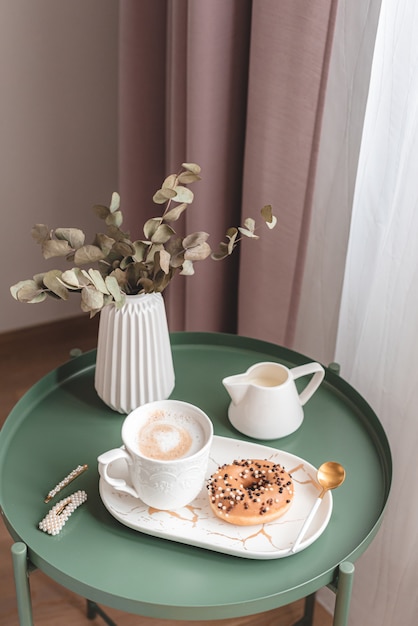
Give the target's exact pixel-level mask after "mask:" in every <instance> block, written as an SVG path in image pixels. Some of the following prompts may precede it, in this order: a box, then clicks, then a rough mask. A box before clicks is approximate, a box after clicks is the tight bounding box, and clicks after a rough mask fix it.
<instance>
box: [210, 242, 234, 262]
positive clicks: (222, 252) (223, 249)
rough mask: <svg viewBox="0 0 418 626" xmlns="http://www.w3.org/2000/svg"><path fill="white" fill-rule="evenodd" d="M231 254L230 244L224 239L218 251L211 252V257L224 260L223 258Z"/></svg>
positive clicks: (215, 259)
mask: <svg viewBox="0 0 418 626" xmlns="http://www.w3.org/2000/svg"><path fill="white" fill-rule="evenodd" d="M229 254H230V252H229V245H228V244H227V243H225V242H224V241H221V242H220V244H219V246H218V252H213V253H212V254H211V258H212V259H213V260H214V261H222V259H225V258H226V257H227V256H229Z"/></svg>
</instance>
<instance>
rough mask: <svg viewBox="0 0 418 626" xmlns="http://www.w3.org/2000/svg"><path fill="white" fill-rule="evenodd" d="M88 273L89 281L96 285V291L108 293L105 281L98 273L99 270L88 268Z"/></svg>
mask: <svg viewBox="0 0 418 626" xmlns="http://www.w3.org/2000/svg"><path fill="white" fill-rule="evenodd" d="M88 274H89V276H90V279H91V282H92V283H93V285H94V286H95V287H96V289H98V291H101V292H102V293H104V294H109V291H108V288H107V286H106V283H105V281H104V280H103V277H102V275H101V274H100V272H99V270H95V269H92V268H90V269H89V271H88Z"/></svg>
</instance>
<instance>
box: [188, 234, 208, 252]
mask: <svg viewBox="0 0 418 626" xmlns="http://www.w3.org/2000/svg"><path fill="white" fill-rule="evenodd" d="M208 238H209V234H208V233H205V232H204V231H199V232H197V233H192V234H191V235H187V237H184V239H183V241H182V244H183V247H184V248H186V249H188V248H193V246H198V245H200V244H201V243H203V242H204V241H207V240H208Z"/></svg>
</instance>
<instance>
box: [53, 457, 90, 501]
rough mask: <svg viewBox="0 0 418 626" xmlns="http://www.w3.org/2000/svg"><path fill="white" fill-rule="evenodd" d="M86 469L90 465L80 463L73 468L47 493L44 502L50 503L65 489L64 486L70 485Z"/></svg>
mask: <svg viewBox="0 0 418 626" xmlns="http://www.w3.org/2000/svg"><path fill="white" fill-rule="evenodd" d="M86 469H88V465H79V466H78V467H76V468H75V469H73V471H72V472H70V473H69V474H68V476H66V477H65V478H63V480H61V482H59V483H58V485H56V486H55V487H54V488H53V489H52V490H51V491H50V492H49V493H48V495H47V497H46V498H45V500H44V502H46V503H48V502H49V501H50V500H52V498H54V497H55V496H56V495H57V493H59V492H60V491H61V489H64V487H66V486H67V485H69V484H70V483H71V482H72V481H73V480H74V479H75V478H77V477H78V476H80V474H82V473H83V472H85V471H86Z"/></svg>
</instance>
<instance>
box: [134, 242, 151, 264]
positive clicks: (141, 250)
mask: <svg viewBox="0 0 418 626" xmlns="http://www.w3.org/2000/svg"><path fill="white" fill-rule="evenodd" d="M133 246H134V248H135V252H134V254H133V255H132V256H133V258H134V260H135V261H143V260H144V259H145V257H146V254H147V252H148V249H149V246H150V244H149V243H146V242H145V241H134V243H133Z"/></svg>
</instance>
